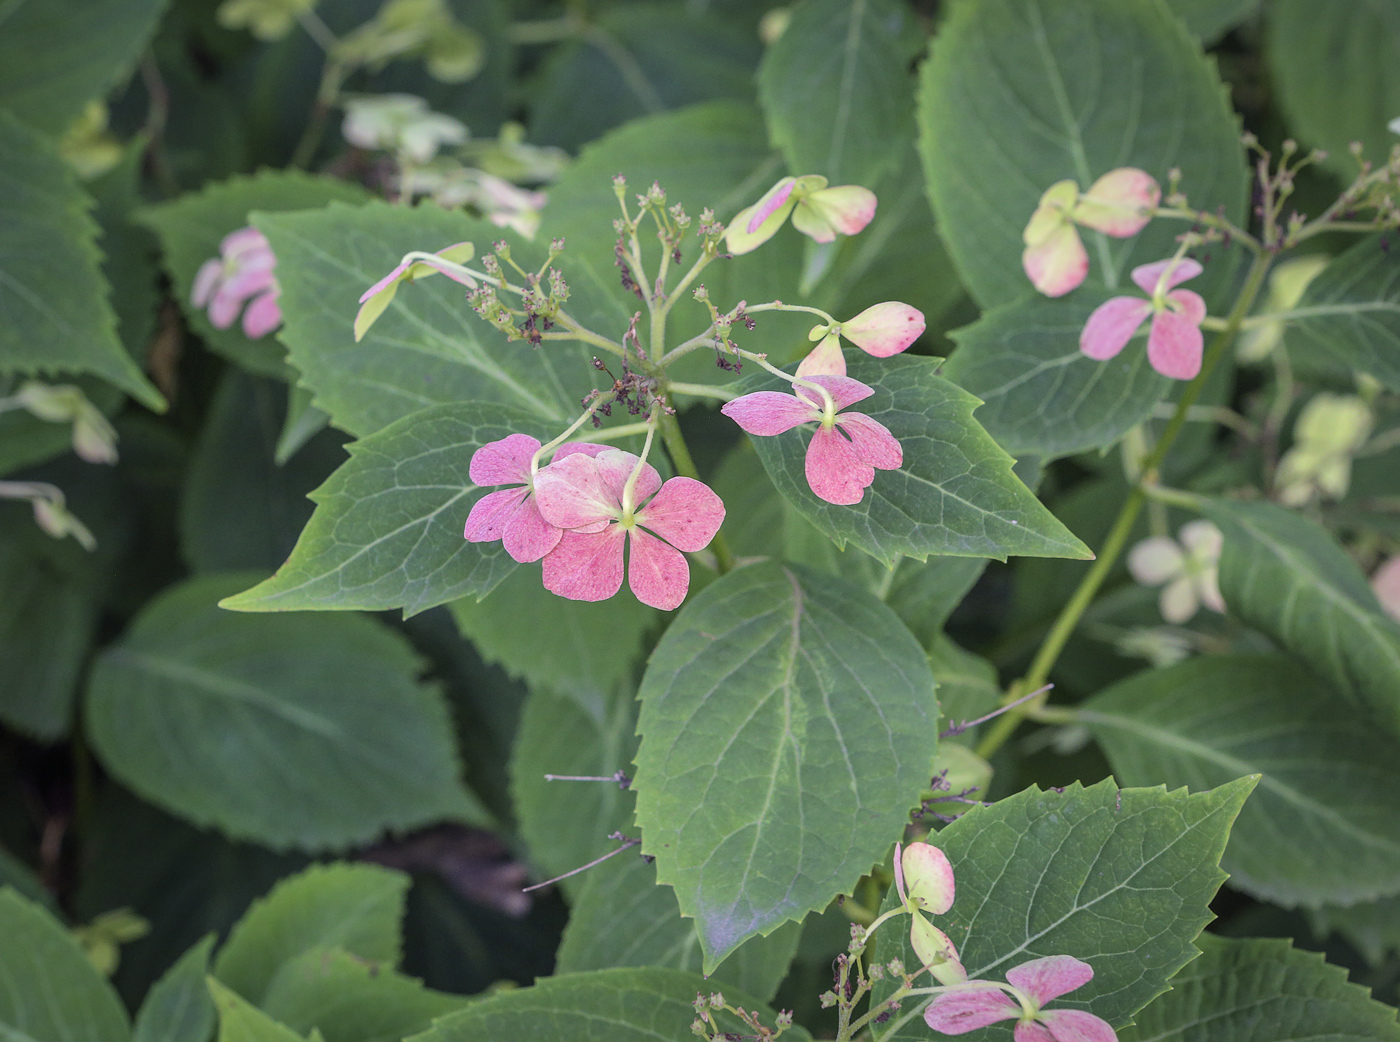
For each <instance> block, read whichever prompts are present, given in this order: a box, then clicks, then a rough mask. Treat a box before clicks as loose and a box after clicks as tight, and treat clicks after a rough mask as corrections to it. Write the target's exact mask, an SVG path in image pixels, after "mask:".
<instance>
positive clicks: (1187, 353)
mask: <svg viewBox="0 0 1400 1042" xmlns="http://www.w3.org/2000/svg"><path fill="white" fill-rule="evenodd" d="M1201 271H1202V268H1201V265H1200V264H1199V263H1197V262H1196V261H1194V260H1191V258H1189V257H1181V258H1173V259H1169V260H1162V261H1155V262H1154V263H1152V264H1143V265H1139V266H1138V267H1136V268H1134V269H1133V275H1132V277H1133V281H1134V282H1135V283H1137V285H1138V287H1139V288H1141V289H1142V291H1143V292H1144V293H1146V294H1147V295H1148V296H1147V299H1146V300H1144V299H1143V298H1142V297H1114V298H1113V299H1111V300H1106V301H1104V302H1103V303H1102V304H1100V305H1099V306H1098V307H1096V308H1095V309H1094V312H1093V314H1091V315H1090V316H1089V321H1088V322H1086V323H1085V324H1084V331H1083V332H1082V333H1081V334H1080V335H1079V350H1081V351H1083V352H1084V353H1085V354H1086V355H1088V356H1089V357H1090V358H1093V359H1095V360H1097V361H1100V362H1103V361H1107V360H1108V359H1110V358H1113V357H1114V356H1115V355H1117V354H1118V352H1120V351H1122V350H1123V348H1124V347H1125V346H1127V343H1128V341H1129V340H1131V339H1132V338H1133V334H1134V333H1136V332H1137V331H1138V329H1139V328H1140V327H1141V326H1142V324H1143V323H1144V322H1145V321H1147V319H1148V317H1149V316H1151V318H1152V326H1151V328H1150V329H1149V331H1148V334H1147V361H1148V362H1149V363H1150V364H1151V366H1152V368H1153V369H1155V370H1157V372H1159V373H1161V374H1162V375H1163V376H1170V377H1171V378H1172V379H1173V380H1190V379H1192V378H1193V377H1194V376H1195V375H1196V374H1197V373H1199V372H1200V371H1201V356H1202V354H1203V351H1204V347H1205V340H1204V338H1203V337H1202V336H1201V321H1202V320H1203V319H1204V318H1205V317H1206V302H1205V301H1204V300H1202V299H1201V296H1200V294H1198V293H1193V292H1192V291H1191V290H1189V289H1174V288H1173V287H1175V286H1177V285H1179V284H1180V283H1182V282H1185V281H1186V280H1187V279H1194V278H1195V277H1196V276H1197V275H1199V274H1200V273H1201Z"/></svg>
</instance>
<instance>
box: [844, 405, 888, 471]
mask: <svg viewBox="0 0 1400 1042" xmlns="http://www.w3.org/2000/svg"><path fill="white" fill-rule="evenodd" d="M836 426H838V427H840V428H841V429H842V430H843V431H845V432H846V435H847V436H848V437H849V438H850V439H851V445H852V447H853V448H854V449H855V450H856V455H857V456H859V457H860V458H861V460H863V461H864V462H866V463H868V464H870V465H871V466H872V467H875V468H877V469H878V470H898V469H899V468H900V467H901V466H903V464H904V447H903V446H902V445H900V444H899V439H898V438H896V437H895V436H894V435H893V434H891V433H890V429H889V428H888V427H886V426H885V425H884V424H883V423H881V422H880V421H879V420H872V419H871V418H870V417H869V416H866V415H865V414H864V413H860V412H843V413H841V415H839V416H837V417H836Z"/></svg>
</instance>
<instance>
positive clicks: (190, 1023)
mask: <svg viewBox="0 0 1400 1042" xmlns="http://www.w3.org/2000/svg"><path fill="white" fill-rule="evenodd" d="M215 939H216V938H215V937H214V935H213V934H208V935H206V936H205V937H204V938H203V939H202V940H201V941H199V942H198V943H197V944H195V946H194V947H193V948H191V949H190V950H189V951H187V952H185V954H184V955H182V956H180V958H179V959H178V960H177V961H176V963H175V965H174V966H171V967H170V969H168V970H167V971H166V972H165V973H164V974H163V975H162V976H161V978H160V980H158V981H156V983H155V984H154V986H152V988H151V990H150V991H149V992H147V993H146V997H145V999H143V1000H142V1002H141V1009H140V1010H139V1011H138V1012H137V1014H136V1023H135V1025H134V1027H133V1029H132V1033H131V1038H132V1042H209V1037H210V1036H211V1035H213V1033H214V1022H215V1021H216V1020H217V1019H218V1014H217V1013H216V1012H215V1010H214V1000H213V999H211V998H210V997H209V988H208V986H207V985H206V984H205V978H206V977H207V976H208V975H209V955H210V953H211V952H212V951H213V950H214V941H215Z"/></svg>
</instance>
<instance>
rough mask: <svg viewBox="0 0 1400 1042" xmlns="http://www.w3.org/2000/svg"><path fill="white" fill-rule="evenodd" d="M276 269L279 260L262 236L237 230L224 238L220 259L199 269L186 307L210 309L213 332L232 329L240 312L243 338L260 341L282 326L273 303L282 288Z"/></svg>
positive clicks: (254, 232)
mask: <svg viewBox="0 0 1400 1042" xmlns="http://www.w3.org/2000/svg"><path fill="white" fill-rule="evenodd" d="M276 267H277V257H276V256H275V255H274V254H273V252H272V247H271V246H270V245H268V241H267V238H266V236H264V235H263V233H262V232H260V231H258V230H257V229H256V228H239V229H238V230H237V231H235V232H230V233H229V234H228V235H225V236H224V238H223V241H222V242H220V243H219V256H217V257H211V258H210V259H209V260H207V261H205V262H204V263H203V264H201V265H200V267H199V271H198V272H196V273H195V277H194V288H193V290H192V291H191V293H190V302H191V303H192V304H194V306H195V307H197V308H204V307H207V308H208V309H209V323H210V325H212V326H213V327H214V328H215V329H227V328H228V327H229V326H231V325H233V322H234V320H235V319H236V318H238V313H239V311H240V310H242V311H243V332H244V334H245V335H246V336H247V337H248V339H250V340H257V339H260V338H261V337H264V336H267V334H268V333H271V332H272V331H273V330H274V329H276V328H277V327H278V326H280V325H281V324H282V308H281V307H280V306H279V305H278V303H277V298H278V297H280V296H281V295H282V287H281V286H279V285H278V284H277V276H276V275H274V274H273V269H274V268H276ZM245 304H246V305H247V309H246V310H244V307H243V306H244V305H245Z"/></svg>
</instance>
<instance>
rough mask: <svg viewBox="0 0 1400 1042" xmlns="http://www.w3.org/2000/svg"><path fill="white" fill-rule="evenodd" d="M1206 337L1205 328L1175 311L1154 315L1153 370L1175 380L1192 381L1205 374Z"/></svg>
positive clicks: (1150, 348) (1149, 343) (1149, 337)
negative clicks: (1202, 363)
mask: <svg viewBox="0 0 1400 1042" xmlns="http://www.w3.org/2000/svg"><path fill="white" fill-rule="evenodd" d="M1204 349H1205V338H1204V337H1202V336H1201V327H1200V326H1198V325H1196V323H1194V322H1192V321H1191V320H1190V319H1189V318H1187V317H1186V316H1185V315H1178V314H1177V313H1176V312H1175V311H1159V312H1157V314H1155V315H1153V316H1152V331H1151V332H1150V333H1148V334H1147V360H1148V361H1149V362H1151V363H1152V368H1153V369H1155V370H1157V372H1159V373H1161V374H1162V375H1163V376H1170V377H1171V378H1172V379H1173V380H1190V379H1193V378H1194V377H1195V376H1196V374H1197V373H1199V372H1200V371H1201V354H1202V352H1203V351H1204Z"/></svg>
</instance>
